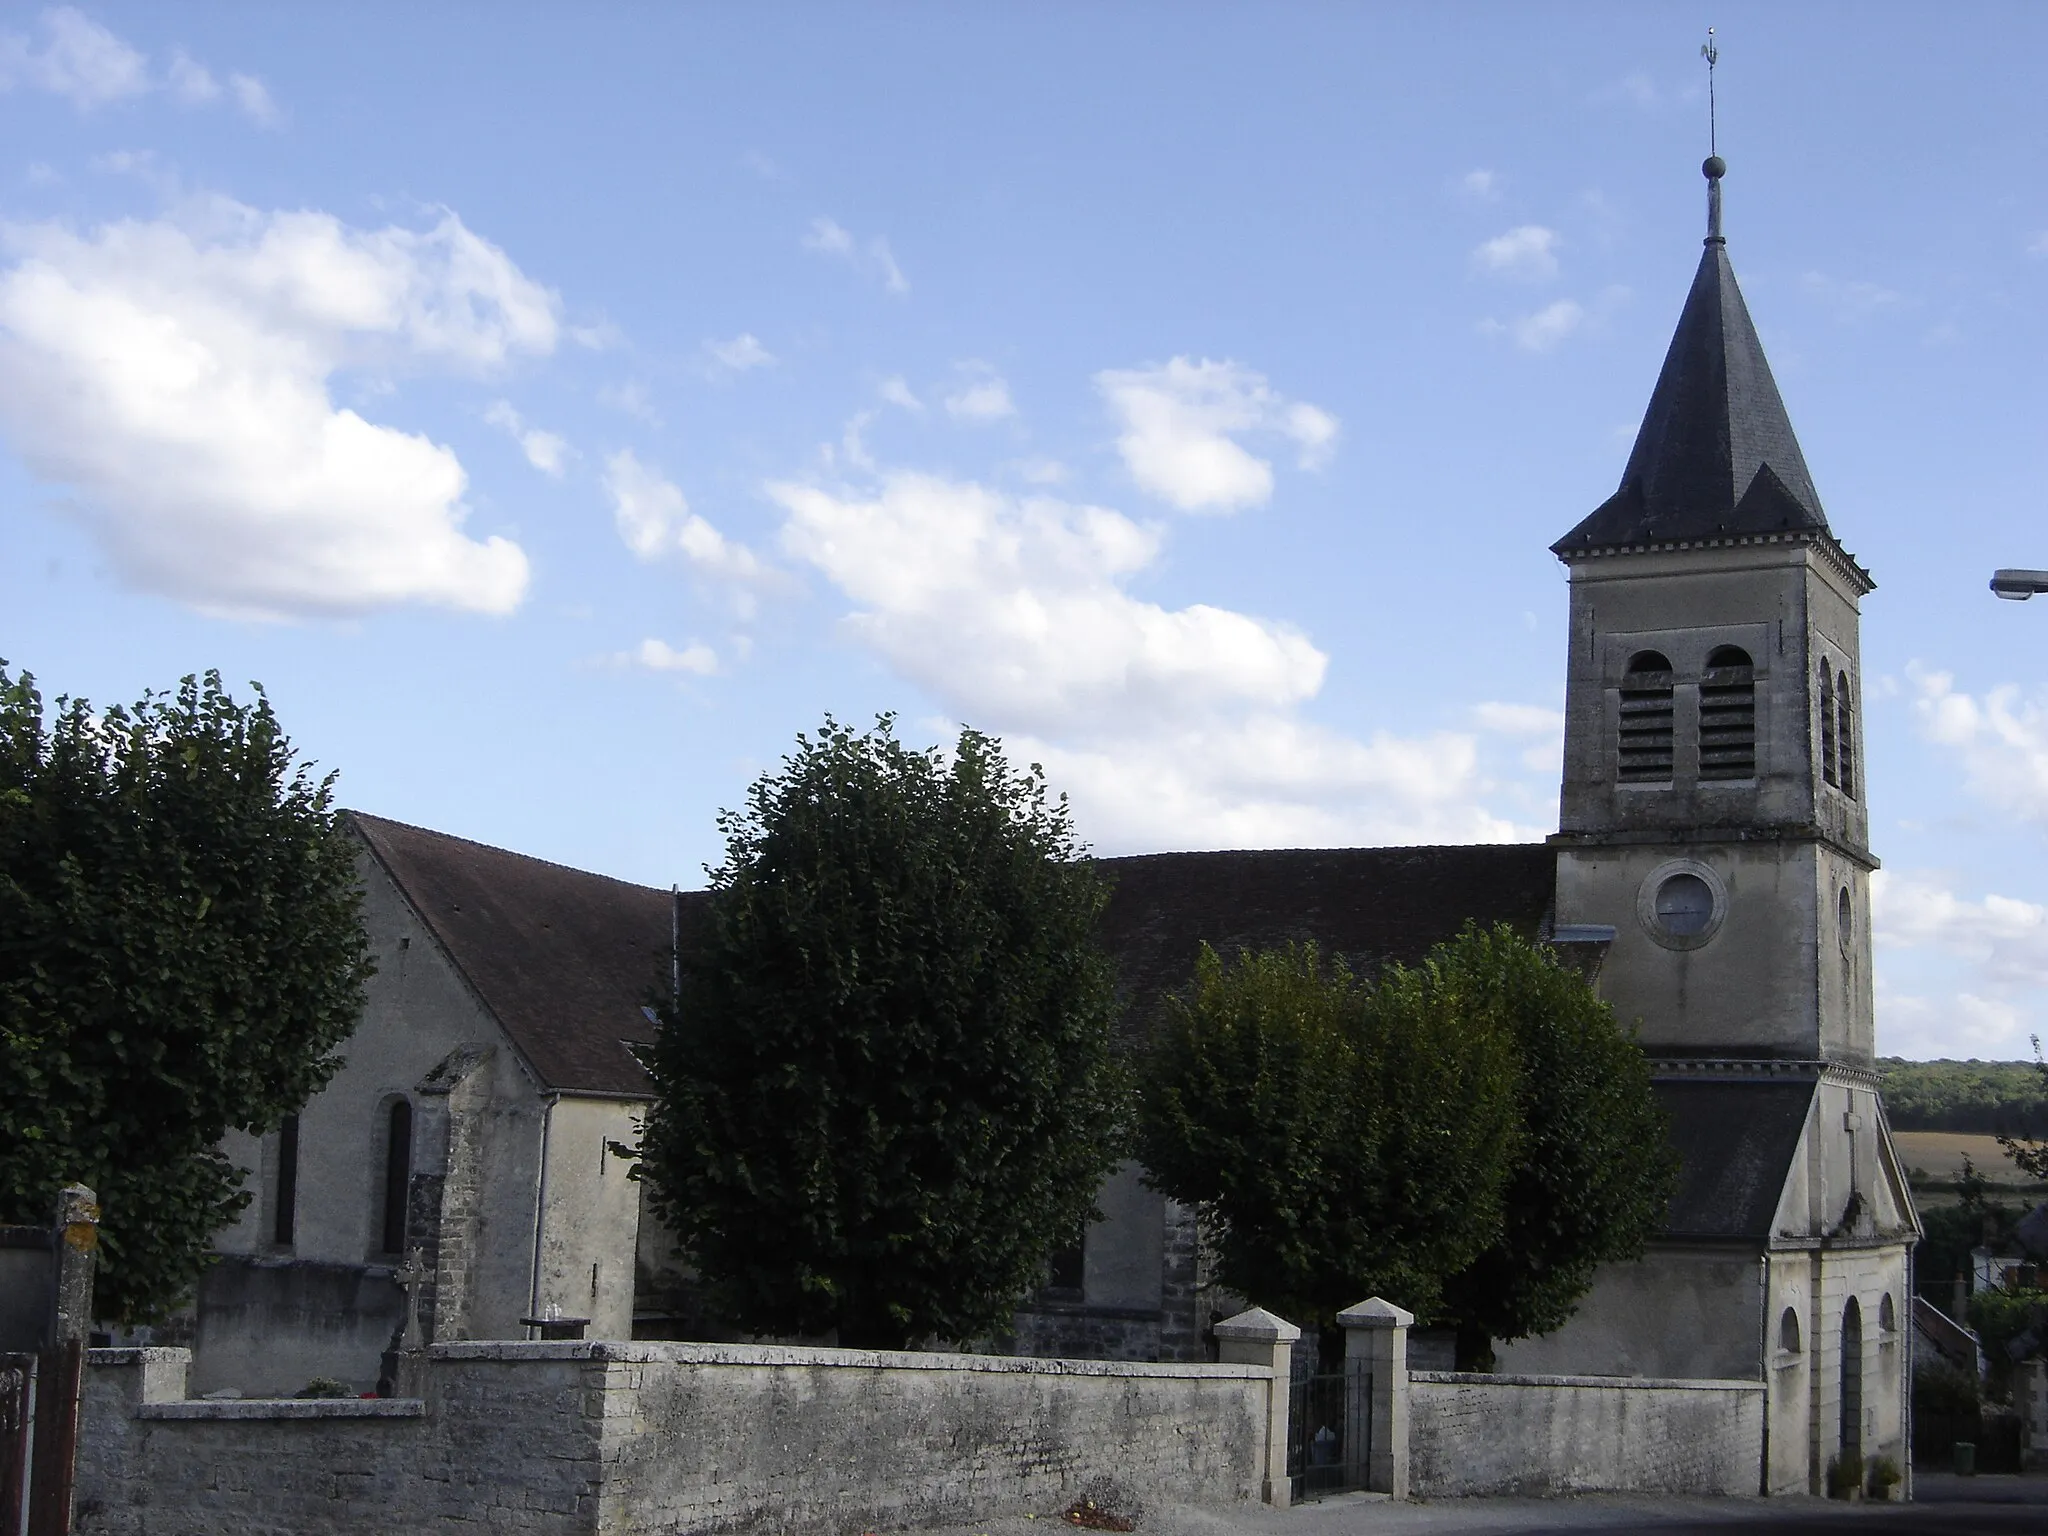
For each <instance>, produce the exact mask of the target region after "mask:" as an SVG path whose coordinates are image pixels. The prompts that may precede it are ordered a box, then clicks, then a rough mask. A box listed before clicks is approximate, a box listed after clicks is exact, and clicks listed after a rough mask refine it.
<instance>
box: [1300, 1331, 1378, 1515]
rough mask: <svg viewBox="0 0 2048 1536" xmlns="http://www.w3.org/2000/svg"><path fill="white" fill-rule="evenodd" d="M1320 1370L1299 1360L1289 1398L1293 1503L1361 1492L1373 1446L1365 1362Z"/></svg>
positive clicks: (1370, 1373) (1369, 1393) (1370, 1407)
mask: <svg viewBox="0 0 2048 1536" xmlns="http://www.w3.org/2000/svg"><path fill="white" fill-rule="evenodd" d="M1344 1365H1345V1367H1346V1369H1343V1370H1339V1371H1330V1372H1317V1371H1316V1370H1315V1369H1314V1365H1313V1362H1312V1361H1311V1360H1310V1359H1308V1358H1306V1357H1304V1356H1297V1357H1296V1360H1295V1369H1294V1371H1293V1373H1292V1376H1291V1379H1290V1381H1289V1389H1290V1390H1289V1392H1288V1397H1287V1476H1288V1480H1289V1482H1290V1484H1291V1485H1292V1490H1293V1492H1292V1499H1293V1502H1296V1503H1300V1502H1302V1501H1303V1500H1309V1499H1320V1498H1323V1497H1325V1496H1326V1495H1329V1494H1333V1493H1348V1492H1350V1491H1352V1490H1353V1489H1358V1488H1363V1487H1364V1486H1365V1479H1366V1456H1367V1452H1368V1451H1369V1449H1370V1447H1371V1445H1372V1372H1371V1371H1370V1370H1367V1369H1366V1368H1365V1362H1363V1361H1353V1360H1347V1361H1345V1362H1344Z"/></svg>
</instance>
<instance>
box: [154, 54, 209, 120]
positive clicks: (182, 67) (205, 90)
mask: <svg viewBox="0 0 2048 1536" xmlns="http://www.w3.org/2000/svg"><path fill="white" fill-rule="evenodd" d="M164 83H165V84H166V85H167V86H169V87H170V92H171V94H172V95H173V96H175V97H177V98H178V100H180V101H182V102H187V103H189V104H192V105H195V106H196V105H198V104H199V103H201V102H207V101H212V100H213V99H214V98H215V97H216V96H218V95H220V85H219V83H218V82H217V81H216V80H215V79H214V78H213V72H212V71H211V70H209V69H208V68H207V67H206V66H205V65H204V64H201V63H200V62H199V61H198V60H197V59H195V58H193V57H192V56H191V55H190V54H189V53H187V52H186V51H185V50H184V49H182V48H179V49H176V50H174V51H173V52H172V54H171V62H170V67H169V68H168V69H166V70H165V71H164Z"/></svg>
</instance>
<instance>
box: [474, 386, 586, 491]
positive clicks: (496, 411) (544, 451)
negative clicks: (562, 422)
mask: <svg viewBox="0 0 2048 1536" xmlns="http://www.w3.org/2000/svg"><path fill="white" fill-rule="evenodd" d="M484 420H485V421H487V422H489V423H490V424H491V425H492V426H494V427H502V428H503V429H504V430H505V431H507V432H509V433H511V434H512V436H513V437H514V438H515V439H517V440H518V443H519V450H520V452H522V453H524V454H525V455H526V462H527V463H529V464H531V465H532V466H533V467H534V468H535V469H537V470H539V471H540V472H541V473H542V474H546V475H553V476H554V477H555V478H556V479H557V480H559V479H561V478H562V472H563V471H564V470H565V469H567V468H568V466H569V453H570V448H569V443H568V440H567V439H566V438H564V437H562V436H561V435H560V434H559V433H555V432H543V431H541V430H540V429H539V428H538V427H529V426H528V425H527V424H526V422H525V420H524V418H522V417H521V416H520V414H519V412H518V411H516V410H515V409H513V406H512V402H511V401H509V400H500V401H498V402H497V403H495V404H494V405H492V407H491V408H490V409H489V410H487V411H485V412H484Z"/></svg>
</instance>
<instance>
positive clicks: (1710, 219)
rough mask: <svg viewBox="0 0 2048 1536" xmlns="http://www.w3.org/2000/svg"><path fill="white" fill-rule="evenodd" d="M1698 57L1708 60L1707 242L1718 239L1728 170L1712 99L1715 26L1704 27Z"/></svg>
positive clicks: (1716, 55) (1718, 59) (1718, 55)
mask: <svg viewBox="0 0 2048 1536" xmlns="http://www.w3.org/2000/svg"><path fill="white" fill-rule="evenodd" d="M1700 57H1701V58H1703V59H1705V60H1706V61H1707V161H1706V164H1704V165H1702V166H1701V167H1700V170H1701V171H1702V172H1704V173H1705V175H1706V178H1707V244H1709V245H1718V244H1720V243H1721V178H1722V177H1723V176H1725V175H1727V174H1728V165H1727V162H1726V161H1724V160H1723V159H1722V158H1721V142H1720V139H1721V125H1720V123H1719V121H1718V117H1719V114H1718V112H1717V111H1716V110H1715V103H1714V66H1715V65H1716V64H1718V63H1720V62H1721V48H1720V45H1719V44H1718V43H1716V42H1715V41H1714V29H1713V28H1712V27H1709V28H1707V40H1706V41H1705V42H1704V43H1701V44H1700Z"/></svg>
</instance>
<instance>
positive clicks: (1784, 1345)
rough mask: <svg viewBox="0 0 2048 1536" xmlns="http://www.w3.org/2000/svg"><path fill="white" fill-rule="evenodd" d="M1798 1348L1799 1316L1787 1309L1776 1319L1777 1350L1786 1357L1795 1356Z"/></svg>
mask: <svg viewBox="0 0 2048 1536" xmlns="http://www.w3.org/2000/svg"><path fill="white" fill-rule="evenodd" d="M1799 1347H1800V1343H1799V1314H1798V1313H1797V1312H1795V1311H1793V1310H1792V1309H1791V1308H1790V1307H1787V1308H1786V1309H1785V1311H1784V1313H1783V1315H1781V1316H1780V1317H1779V1318H1778V1348H1780V1349H1782V1350H1783V1351H1785V1353H1786V1354H1788V1355H1796V1354H1798V1353H1799Z"/></svg>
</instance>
